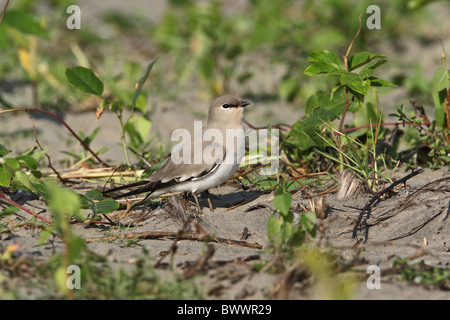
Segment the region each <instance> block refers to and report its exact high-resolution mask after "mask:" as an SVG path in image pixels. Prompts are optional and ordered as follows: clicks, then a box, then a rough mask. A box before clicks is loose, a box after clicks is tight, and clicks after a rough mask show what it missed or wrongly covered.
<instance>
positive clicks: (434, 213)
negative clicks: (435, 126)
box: [0, 1, 450, 299]
mask: <svg viewBox="0 0 450 320" xmlns="http://www.w3.org/2000/svg"><path fill="white" fill-rule="evenodd" d="M89 3H90V5H93V4H92V3H93V2H89ZM111 3H116V2H114V1H113V2H111ZM87 5H89V4H87ZM144 7H145V6H144ZM96 8H97V7H96ZM96 8H91V9H92V10H91V9H90V10H88V12H89V14H92V15H94V16H95V12H96V11H95V10H96ZM162 8H163V5H162V7H160V6H158V10H162ZM97 9H98V8H97ZM158 10H156V11H157V12H156V11H152V14H151V15H150V14H149V17H150V18H152V17H154V18H155V19H157V16H158V12H161V11H158ZM87 21H91V20H89V19H88V20H87ZM444 41H447V43H448V41H449V39H444ZM448 47H450V45H448V46H447V48H448ZM408 48H410V50H411V51H409V52H410V53H411V52H415V53H417V52H418V51H419V50H420V48H417V46H416V45H415V44H409V45H408V46H406V50H408ZM426 50H427V51H426V55H427V56H432V57H438V59H437V60H439V57H440V44H439V43H434V44H433V45H432V46H427V49H426ZM403 56H404V57H405V60H408V61H414V59H415V58H416V57H417V54H407V53H403ZM419 56H420V57H423V56H424V55H419ZM437 60H436V59H435V60H433V61H432V62H430V60H428V63H429V66H430V68H428V67H427V68H426V70H434V69H435V68H436V67H437V66H439V61H437ZM430 64H431V65H430ZM427 75H428V76H429V77H430V78H431V76H430V75H429V74H428V73H427ZM21 90H22V91H21ZM27 90H29V88H19V89H18V90H17V91H16V92H14V93H13V94H14V95H15V96H16V97H24V96H29V91H27ZM404 94H405V92H404V91H402V89H401V88H399V90H398V91H395V92H394V93H392V94H391V95H390V96H389V97H388V98H386V100H390V99H392V97H394V98H395V99H392V100H391V101H386V103H387V104H389V103H390V104H389V105H388V106H389V107H391V108H393V107H395V106H396V105H398V104H399V101H405V96H404ZM5 98H7V99H8V101H15V100H14V99H12V98H11V96H5ZM181 100H182V99H181ZM407 100H408V99H407V98H406V101H407ZM189 101H190V102H192V103H191V106H190V107H188V108H187V107H185V106H184V105H181V104H180V101H158V102H154V103H156V108H155V109H154V110H153V111H152V112H153V113H152V115H151V119H152V122H153V128H152V133H151V134H152V135H154V134H156V135H158V137H159V138H160V139H161V141H162V143H163V144H167V143H168V142H169V141H170V140H169V137H170V132H171V131H172V130H173V129H175V128H179V127H183V125H184V124H186V123H190V122H192V121H193V120H194V119H196V120H201V119H199V117H198V114H199V113H200V114H204V115H206V112H207V108H208V102H207V101H204V100H202V99H199V98H198V97H197V98H194V100H189ZM25 104H26V102H25ZM193 106H195V107H196V108H195V111H196V114H197V115H194V113H193V110H194V108H193ZM253 107H254V109H253V110H252V109H249V112H248V114H247V120H249V121H250V122H251V123H252V124H255V125H267V122H268V120H267V119H270V121H269V122H270V123H272V124H274V123H279V122H282V123H288V124H292V119H298V118H300V117H301V116H302V115H303V114H302V111H299V110H297V109H293V108H292V106H290V105H288V104H286V103H283V102H265V101H257V103H255V104H254V105H253ZM173 114H177V115H178V117H173ZM94 117H95V116H94V114H93V113H77V114H72V113H68V114H65V115H64V119H65V121H66V122H67V123H68V124H70V126H71V127H72V128H73V129H74V131H75V132H79V131H83V132H88V133H89V132H92V130H94V129H95V128H96V127H97V126H101V130H100V132H99V135H98V137H97V138H96V139H95V140H94V142H93V144H92V148H93V149H94V150H97V149H99V148H101V147H104V146H106V147H108V148H109V151H108V152H107V153H106V154H105V155H104V156H103V157H102V158H103V159H105V160H107V161H108V162H110V163H112V164H117V163H120V162H122V161H124V157H123V151H122V148H121V146H120V145H119V143H118V142H119V141H120V132H119V130H117V126H118V123H117V119H116V117H115V116H114V115H112V114H110V113H105V114H104V115H103V117H102V119H101V120H100V122H98V123H96V122H95V121H94ZM0 123H1V126H0V132H1V133H2V142H1V143H2V144H4V145H6V146H8V147H10V148H13V147H14V149H15V150H16V151H17V152H20V151H23V150H20V148H21V146H23V148H24V149H26V148H27V147H29V146H32V145H34V136H33V135H32V134H30V133H29V131H30V130H31V129H32V126H31V123H30V120H29V117H28V116H27V115H23V114H17V115H14V116H7V117H3V116H2V118H1V119H0ZM34 123H35V125H36V128H37V129H38V135H39V140H40V142H41V144H42V145H43V146H44V148H49V149H50V155H51V157H52V160H53V161H54V162H55V163H57V162H58V160H62V159H65V158H67V156H66V155H65V154H62V153H61V151H62V150H68V149H70V148H79V147H73V146H74V144H73V142H70V141H69V142H68V141H67V138H68V137H69V135H68V133H67V132H66V131H65V129H64V128H63V127H62V126H61V125H60V124H59V123H57V122H55V121H53V120H52V119H49V118H47V117H43V116H41V115H37V114H36V115H35V116H34ZM26 131H28V134H26V135H23V133H24V132H26ZM17 146H18V147H17ZM77 150H80V149H77ZM407 174H408V172H404V171H398V172H397V173H395V177H396V178H401V177H403V176H405V175H407ZM438 179H441V180H438ZM449 188H450V173H449V171H448V169H447V168H443V169H440V170H437V171H432V170H429V169H426V170H425V171H424V172H423V173H421V174H419V175H417V176H415V177H413V178H411V179H410V180H408V181H407V183H406V187H405V188H403V189H400V190H398V191H397V192H396V194H395V195H392V196H391V197H390V198H387V199H383V200H381V201H380V202H379V203H377V204H376V205H374V206H373V209H372V215H371V216H370V218H368V219H366V218H363V220H362V221H363V222H364V223H365V224H366V225H367V226H368V231H367V233H366V237H367V239H366V240H367V241H366V242H365V243H360V244H358V243H357V239H353V238H352V230H353V227H354V225H355V221H356V219H357V217H358V215H359V210H358V209H361V208H363V207H364V206H365V205H366V204H367V203H368V201H369V200H370V198H371V197H372V195H369V194H363V195H360V196H357V197H350V198H347V199H345V201H342V200H338V199H337V198H336V195H335V194H327V195H325V196H324V198H325V201H326V203H327V207H328V211H327V217H326V218H325V219H322V220H319V226H320V230H321V232H320V233H319V235H318V239H321V240H320V243H319V242H318V243H317V244H316V245H320V246H329V247H331V248H334V250H335V251H336V252H337V253H338V254H339V255H341V256H342V259H344V261H351V260H352V259H355V257H357V258H358V259H360V260H361V264H360V265H359V266H358V268H359V270H363V272H362V273H363V274H364V270H365V268H366V267H367V266H369V265H374V264H376V265H379V266H380V268H381V270H382V271H383V270H386V269H388V268H389V266H391V264H392V260H393V256H399V257H401V258H405V257H413V258H414V257H416V258H415V259H413V262H417V261H421V260H423V261H424V262H425V263H426V264H428V265H431V266H438V267H442V268H449V267H450V252H449V251H450V250H449V248H450V222H449V221H448V219H447V220H446V216H447V215H448V210H449V190H450V189H449ZM211 193H213V194H214V195H216V196H217V197H213V199H212V201H213V204H214V206H215V208H216V209H215V211H214V212H210V211H209V209H208V208H207V206H205V205H206V202H205V201H203V200H202V203H203V205H204V214H203V215H201V216H200V217H199V219H198V222H199V224H200V225H201V226H202V228H203V229H204V230H205V231H206V232H208V233H214V234H215V235H216V236H217V237H219V238H223V239H229V240H234V241H240V239H241V235H242V233H243V230H244V228H247V229H248V232H249V234H250V236H249V237H248V238H247V240H246V241H247V243H250V244H251V245H250V246H245V245H243V244H242V243H239V244H230V243H213V246H214V248H215V251H214V254H213V255H212V257H211V258H210V259H209V260H208V262H207V263H206V264H205V266H204V269H205V270H204V272H203V274H202V276H199V277H198V278H197V279H196V281H198V282H199V283H200V284H202V285H204V286H206V287H208V288H211V289H213V288H218V289H216V290H211V292H215V293H214V294H212V293H211V297H213V298H223V299H268V298H274V297H276V296H274V292H276V291H277V290H276V288H279V286H280V283H281V282H282V281H283V275H276V274H268V273H265V272H261V273H258V272H255V271H253V270H252V268H251V267H250V266H251V264H252V263H254V262H255V260H256V261H258V260H259V259H262V260H270V259H272V258H273V256H271V255H270V254H268V253H267V251H265V250H264V249H265V248H267V245H268V239H267V230H266V226H267V219H268V217H269V216H270V215H271V214H272V212H273V209H272V207H271V205H272V200H273V194H262V193H261V192H260V191H257V190H253V189H247V188H246V189H244V188H243V187H242V186H241V185H240V184H238V183H230V184H225V185H223V186H220V187H218V188H216V189H214V190H211ZM310 194H314V192H313V191H310ZM310 194H295V195H294V201H293V204H292V208H293V210H297V211H298V208H299V206H300V205H302V206H306V207H307V206H308V205H309V200H308V198H307V196H308V195H310ZM13 197H15V195H13ZM245 200H249V201H250V200H251V201H250V202H248V203H246V204H243V205H241V206H238V207H236V208H234V209H233V208H231V207H232V206H234V205H237V204H240V203H242V202H243V201H245ZM17 201H18V202H19V203H21V204H23V205H24V206H25V207H27V208H31V209H32V208H35V209H36V208H44V207H45V204H44V202H42V201H41V200H27V201H24V200H22V201H21V200H20V199H18V200H17ZM257 205H258V206H257ZM249 208H255V209H253V210H247V209H249ZM21 215H24V214H22V213H21ZM43 215H44V216H45V213H44V214H43ZM26 218H27V217H26ZM129 219H132V217H131V218H129ZM124 221H127V219H125V220H124ZM181 226H182V223H180V221H179V220H177V219H176V218H174V217H173V215H171V214H170V210H168V205H164V206H163V207H158V208H156V209H155V210H154V211H152V212H151V213H149V214H147V215H146V216H145V218H144V219H143V220H142V221H139V222H137V223H136V227H135V228H133V229H132V231H130V232H133V233H140V232H177V231H178V230H179V229H180V228H181ZM73 228H74V230H75V232H76V233H77V234H79V235H81V236H82V237H84V238H86V239H94V238H101V237H105V236H109V235H111V234H114V233H116V232H117V231H115V230H109V229H105V228H100V227H86V226H85V225H78V224H75V225H73ZM191 228H192V229H193V230H195V226H194V225H192V226H191ZM363 231H364V230H363ZM364 236H365V234H364V232H362V231H361V232H358V239H364ZM0 239H1V241H2V246H4V247H7V246H8V245H10V244H14V243H17V244H20V249H19V254H21V255H26V256H30V257H33V258H36V259H47V258H48V257H50V255H51V254H52V253H53V252H54V250H61V249H62V243H61V242H59V241H58V240H52V241H51V242H49V243H48V245H46V246H38V245H37V244H38V239H39V233H38V232H36V231H31V230H17V232H15V233H14V236H6V235H1V238H0ZM172 244H173V239H171V238H161V239H145V240H141V241H139V246H131V247H123V246H121V245H120V244H118V243H115V242H111V243H108V242H98V241H92V242H89V244H88V247H89V249H91V250H92V251H94V252H96V253H99V254H102V255H107V257H108V260H109V261H110V262H111V264H117V265H123V266H127V265H131V264H133V263H134V262H135V258H136V257H137V256H139V254H141V252H142V246H145V247H146V248H147V249H148V250H149V254H150V255H151V256H153V257H155V259H159V258H161V256H162V254H164V253H165V252H167V251H168V250H170V248H171V246H172ZM256 244H258V245H260V246H261V248H255V246H256ZM177 245H178V250H177V253H176V254H175V256H174V261H173V263H174V265H175V266H177V270H178V271H179V272H184V271H186V262H187V261H197V260H198V259H199V257H200V256H201V254H202V253H203V252H204V251H205V243H204V242H201V241H189V240H182V241H179V242H178V244H177ZM252 246H253V247H252ZM255 256H257V257H255ZM253 259H255V260H253ZM240 260H249V261H240ZM168 262H169V259H168V258H165V259H164V260H163V263H168ZM159 272H161V275H162V276H164V275H166V274H167V271H165V270H159ZM367 276H368V275H366V277H363V278H362V279H361V281H360V283H359V284H358V289H357V290H356V291H355V293H354V295H352V298H355V299H448V298H450V293H449V292H450V291H448V288H447V291H446V290H441V289H439V288H435V287H432V286H424V285H418V284H416V283H407V282H403V281H397V280H395V278H392V277H390V276H389V275H383V277H382V281H381V289H373V290H370V289H368V288H367V286H366V278H367ZM278 297H281V298H291V299H311V298H324V297H326V295H324V294H323V292H320V290H319V289H311V290H304V287H303V286H302V284H301V282H299V283H297V282H295V281H292V287H291V288H290V290H289V291H287V293H286V292H284V295H281V296H278Z"/></svg>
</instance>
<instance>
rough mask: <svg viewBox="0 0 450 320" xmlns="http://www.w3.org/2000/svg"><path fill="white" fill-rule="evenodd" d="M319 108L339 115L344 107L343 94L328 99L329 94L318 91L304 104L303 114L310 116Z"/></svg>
mask: <svg viewBox="0 0 450 320" xmlns="http://www.w3.org/2000/svg"><path fill="white" fill-rule="evenodd" d="M317 107H320V108H322V109H325V110H329V111H331V112H333V113H334V114H335V115H339V116H340V115H341V114H342V112H343V111H344V107H345V93H344V92H339V93H335V95H334V96H333V97H332V98H331V99H330V94H329V93H327V92H325V91H323V90H319V91H316V92H315V93H314V94H313V95H312V96H311V97H309V99H308V101H307V102H306V109H305V113H306V114H307V115H311V114H312V112H313V111H314V109H315V108H317Z"/></svg>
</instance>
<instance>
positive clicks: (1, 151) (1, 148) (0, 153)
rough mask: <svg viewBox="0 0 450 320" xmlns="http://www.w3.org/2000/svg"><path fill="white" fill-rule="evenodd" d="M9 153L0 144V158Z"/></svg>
mask: <svg viewBox="0 0 450 320" xmlns="http://www.w3.org/2000/svg"><path fill="white" fill-rule="evenodd" d="M10 152H11V151H10V150H8V149H6V148H5V147H4V146H3V145H1V144H0V157H4V156H6V155H7V154H8V153H10Z"/></svg>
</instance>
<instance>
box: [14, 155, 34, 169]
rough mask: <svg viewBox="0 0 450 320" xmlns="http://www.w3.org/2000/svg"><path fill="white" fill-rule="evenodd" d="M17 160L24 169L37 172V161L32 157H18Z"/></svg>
mask: <svg viewBox="0 0 450 320" xmlns="http://www.w3.org/2000/svg"><path fill="white" fill-rule="evenodd" d="M16 160H17V161H18V163H19V165H20V166H21V167H22V168H26V169H30V170H36V169H37V167H38V164H37V161H36V159H34V158H33V157H31V156H18V157H16Z"/></svg>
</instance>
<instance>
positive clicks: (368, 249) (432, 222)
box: [2, 169, 450, 299]
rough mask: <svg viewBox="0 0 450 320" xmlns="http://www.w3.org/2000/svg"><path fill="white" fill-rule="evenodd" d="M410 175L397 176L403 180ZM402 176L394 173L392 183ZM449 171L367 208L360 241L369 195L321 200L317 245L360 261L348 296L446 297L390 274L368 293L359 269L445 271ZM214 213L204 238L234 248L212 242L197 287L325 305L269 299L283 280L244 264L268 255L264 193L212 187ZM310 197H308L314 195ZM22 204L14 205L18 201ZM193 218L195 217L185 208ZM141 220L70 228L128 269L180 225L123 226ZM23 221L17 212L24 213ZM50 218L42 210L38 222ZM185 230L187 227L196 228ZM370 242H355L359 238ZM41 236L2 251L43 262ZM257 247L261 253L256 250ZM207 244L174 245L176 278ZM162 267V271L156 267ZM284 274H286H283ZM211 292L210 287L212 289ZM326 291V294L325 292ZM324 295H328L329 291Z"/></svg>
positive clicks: (169, 221) (295, 291)
mask: <svg viewBox="0 0 450 320" xmlns="http://www.w3.org/2000/svg"><path fill="white" fill-rule="evenodd" d="M406 174H407V173H402V176H405V175H406ZM399 178H400V176H399ZM449 187H450V174H449V173H448V171H447V170H438V171H431V170H428V169H427V170H425V171H424V172H423V173H421V174H418V175H417V176H415V177H413V178H411V179H410V180H408V181H407V183H406V187H404V188H402V189H400V190H398V191H397V192H396V194H395V195H392V196H391V197H389V198H386V199H383V200H381V201H380V202H379V203H377V204H376V205H374V206H373V208H372V213H371V216H370V218H368V219H366V218H363V222H365V225H366V226H368V229H367V232H366V230H365V229H363V230H361V231H360V232H358V235H357V239H353V238H352V230H353V228H354V225H355V221H356V218H357V217H358V215H359V213H360V210H361V208H363V207H364V206H365V205H366V204H367V203H368V201H369V200H370V198H371V197H372V196H373V195H371V194H363V195H360V196H357V197H356V196H349V197H348V198H346V199H345V201H342V200H338V199H337V198H336V194H328V195H325V196H324V200H325V203H326V204H327V208H328V209H327V216H326V218H325V219H321V220H319V222H318V226H320V228H319V230H321V231H320V232H319V234H318V235H317V240H316V244H315V246H321V247H327V248H332V250H333V251H334V252H335V253H336V254H337V256H339V257H340V258H339V259H340V260H341V261H340V263H341V264H342V265H344V264H345V263H350V262H351V261H355V259H358V261H359V263H358V264H356V265H355V266H354V267H353V268H354V270H356V271H360V273H359V274H360V279H361V281H360V284H359V285H358V289H357V290H355V292H354V294H353V295H352V296H351V298H354V299H448V298H449V297H450V295H449V291H448V288H447V290H443V289H439V288H436V287H433V286H425V285H418V284H416V283H414V282H411V283H409V282H403V281H398V280H396V277H397V276H398V274H397V275H396V276H390V275H388V274H383V273H381V275H382V277H381V288H380V289H368V287H367V285H366V281H367V279H368V277H369V274H367V275H365V273H364V270H366V268H367V267H368V266H370V265H378V266H379V267H380V270H381V272H383V270H389V268H390V267H391V266H392V262H393V258H394V256H396V257H399V258H407V257H410V258H412V260H411V263H415V262H419V261H423V262H424V263H425V264H426V265H429V266H436V267H440V268H448V267H449V266H450V252H449V251H450V250H449V248H450V222H449V221H447V216H448V210H449V200H448V199H449V197H448V192H449ZM211 191H212V194H213V195H214V196H213V197H212V202H213V205H214V207H215V208H216V209H215V210H214V212H211V211H210V210H209V209H208V206H207V203H206V200H204V199H203V200H202V204H203V206H204V208H203V215H201V216H197V218H198V219H197V220H196V221H197V222H198V223H199V225H200V226H201V227H202V228H203V230H204V232H207V233H210V234H214V235H215V236H216V237H217V238H221V239H225V240H231V241H235V243H231V242H230V241H222V242H220V241H218V242H212V244H213V247H214V253H213V255H212V256H211V257H210V259H208V260H207V262H206V263H205V265H203V267H202V270H203V272H200V273H198V275H197V277H196V281H197V282H198V283H199V284H201V285H202V286H204V287H205V288H208V290H206V291H207V292H211V297H212V298H223V299H269V298H274V297H278V298H283V299H287V298H289V299H311V298H312V299H322V298H326V297H327V294H326V293H324V292H323V291H320V290H323V289H320V288H319V289H318V288H317V287H316V286H312V287H306V288H308V289H305V287H304V284H303V286H302V284H301V281H298V283H297V282H296V281H292V283H290V285H291V286H292V287H291V288H290V290H289V291H287V293H286V292H284V293H283V295H281V296H276V295H275V294H274V292H277V290H276V288H279V285H280V283H281V282H282V281H283V274H268V273H265V272H256V271H254V270H253V269H252V268H251V265H252V264H253V263H255V262H259V261H260V260H265V261H271V260H273V257H274V256H272V255H271V254H269V253H268V252H267V251H266V250H265V249H267V246H268V239H267V230H266V226H267V219H268V217H269V216H270V215H271V214H272V212H273V207H271V203H272V200H273V195H272V194H262V193H261V192H259V191H256V190H243V189H242V187H241V186H240V185H239V184H238V183H233V184H225V185H223V186H221V187H218V188H216V189H213V190H211ZM312 194H314V192H312ZM308 195H311V194H309V193H308V194H294V201H293V203H292V210H293V211H294V212H296V213H297V214H299V213H300V212H301V210H299V209H298V208H299V207H301V206H305V207H308V206H309V198H308V197H307V196H308ZM245 200H251V201H250V202H248V203H245V204H243V205H241V206H238V207H237V208H232V207H233V206H235V205H236V204H240V203H242V202H243V201H245ZM18 201H19V202H20V199H18ZM24 206H25V207H27V208H29V209H34V210H37V209H39V208H43V207H45V203H44V202H42V201H40V200H32V201H29V200H28V201H26V202H25V203H24ZM189 210H190V212H193V211H195V210H194V207H189ZM140 214H143V216H145V218H143V220H142V221H139V222H136V223H134V226H135V227H134V228H132V229H129V230H126V231H123V230H122V231H120V230H118V229H117V228H113V229H110V228H108V227H106V228H105V227H104V226H92V225H90V226H86V225H83V224H75V225H73V230H74V231H75V232H76V233H77V234H78V235H81V236H82V237H83V238H85V239H87V242H88V248H89V249H90V250H92V251H93V252H95V253H98V254H101V255H104V256H107V257H108V261H109V262H110V263H111V264H113V265H120V266H122V267H126V266H130V265H132V264H133V263H135V262H136V258H137V257H139V256H140V255H141V254H142V247H145V248H147V250H148V251H149V256H150V257H154V259H155V261H157V260H159V259H160V258H161V257H162V256H163V255H164V254H165V253H167V252H170V250H171V247H172V244H173V242H174V238H173V236H172V237H171V236H170V234H171V233H172V234H176V233H177V232H178V231H179V230H180V229H181V228H182V224H183V222H182V220H181V219H179V218H176V216H175V215H174V214H173V210H170V207H169V205H168V204H167V203H165V204H164V205H162V206H158V207H157V208H155V209H154V210H153V211H149V210H146V208H142V209H140V208H138V209H137V210H136V214H135V215H133V216H131V217H129V218H124V219H122V220H121V221H122V222H123V223H127V222H131V221H136V219H137V217H139V216H140ZM21 215H22V214H21ZM46 215H47V214H46V213H44V214H43V216H46ZM190 228H192V230H194V233H196V232H195V230H196V228H195V223H194V222H193V223H191V225H190ZM244 228H247V229H248V235H249V236H248V238H247V240H246V241H242V240H241V236H242V233H243V231H244ZM154 232H167V233H168V234H169V236H168V237H162V238H151V239H144V240H140V241H139V242H138V243H139V244H138V245H134V246H124V241H114V242H107V241H104V240H103V241H101V240H100V239H101V238H104V237H109V236H114V235H120V236H123V235H124V234H133V235H134V236H136V235H145V234H146V233H147V234H148V233H154ZM365 238H367V241H366V242H362V243H360V244H359V245H358V240H363V239H365ZM38 240H39V232H37V231H35V230H34V231H33V230H30V229H18V230H15V231H14V233H13V235H3V236H2V245H4V246H5V247H6V246H9V245H11V244H19V245H20V249H19V252H18V254H20V255H25V256H29V257H33V258H34V259H39V260H41V259H44V260H45V259H47V258H49V257H50V255H51V254H52V253H53V252H54V251H55V250H57V251H59V250H62V248H63V245H62V242H61V241H60V240H58V239H53V240H51V241H50V242H49V243H48V244H47V245H44V246H38ZM257 245H260V247H257ZM205 250H206V247H205V242H202V241H199V240H194V241H191V240H180V241H178V243H177V251H176V254H175V255H174V257H173V265H174V266H175V267H176V268H175V270H176V272H178V273H180V274H184V273H185V272H187V271H188V270H189V267H188V266H189V264H188V262H189V263H194V262H195V261H198V260H199V259H200V257H202V256H203V255H204V253H205ZM169 262H170V260H169V258H168V257H166V258H164V259H163V260H162V261H161V264H160V267H162V269H163V270H161V271H160V272H161V276H165V275H168V273H167V271H164V269H165V267H166V266H167V264H168V263H169ZM158 270H159V269H158ZM284 275H285V273H284ZM214 288H215V290H213V289H214ZM325 290H326V289H325ZM330 290H331V289H330Z"/></svg>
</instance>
